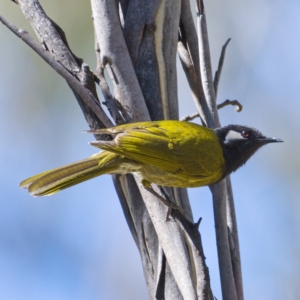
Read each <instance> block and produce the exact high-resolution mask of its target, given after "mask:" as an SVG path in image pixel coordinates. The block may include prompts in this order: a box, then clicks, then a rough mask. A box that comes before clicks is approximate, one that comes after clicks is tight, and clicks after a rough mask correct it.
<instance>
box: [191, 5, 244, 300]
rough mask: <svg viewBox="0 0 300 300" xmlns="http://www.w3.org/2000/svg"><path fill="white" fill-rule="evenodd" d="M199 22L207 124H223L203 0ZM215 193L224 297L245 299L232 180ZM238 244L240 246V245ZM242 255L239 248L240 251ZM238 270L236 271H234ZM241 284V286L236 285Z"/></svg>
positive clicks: (229, 299) (225, 299) (228, 179)
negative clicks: (213, 75)
mask: <svg viewBox="0 0 300 300" xmlns="http://www.w3.org/2000/svg"><path fill="white" fill-rule="evenodd" d="M196 3H197V24H198V35H199V55H200V67H201V76H202V85H203V91H204V95H205V100H206V102H207V105H208V108H209V112H208V114H207V115H206V117H207V124H208V126H209V127H211V128H215V127H220V125H221V124H220V121H219V116H218V112H217V105H216V93H215V88H214V83H213V77H212V69H211V61H210V51H209V42H208V34H207V25H206V18H205V10H204V4H203V1H202V0H197V2H196ZM210 189H211V191H212V194H213V204H214V216H215V227H216V239H217V249H218V258H219V268H220V277H221V286H222V295H223V299H224V300H236V299H239V300H242V299H243V287H242V277H241V276H242V275H241V272H239V271H241V266H240V257H238V258H237V260H236V263H237V264H238V266H236V267H234V266H233V264H232V256H233V253H230V247H229V240H228V234H227V223H228V222H231V223H232V224H235V226H232V228H231V233H232V236H235V237H234V238H233V240H234V242H238V232H237V226H236V218H235V211H234V203H233V195H232V190H231V184H230V177H229V176H228V178H225V179H224V180H222V181H221V182H219V183H217V184H214V185H212V186H211V187H210ZM235 247H236V248H237V249H238V248H239V245H238V244H236V245H235ZM237 255H239V250H238V251H237ZM236 270H237V271H238V272H237V273H234V272H235V271H236ZM237 285H238V286H237Z"/></svg>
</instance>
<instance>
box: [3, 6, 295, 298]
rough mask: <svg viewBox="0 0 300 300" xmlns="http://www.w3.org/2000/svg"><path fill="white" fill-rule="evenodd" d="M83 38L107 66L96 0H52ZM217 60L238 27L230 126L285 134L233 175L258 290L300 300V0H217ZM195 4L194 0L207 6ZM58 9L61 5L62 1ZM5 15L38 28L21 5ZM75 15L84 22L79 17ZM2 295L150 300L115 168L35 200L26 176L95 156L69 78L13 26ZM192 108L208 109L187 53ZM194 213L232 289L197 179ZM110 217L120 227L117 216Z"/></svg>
mask: <svg viewBox="0 0 300 300" xmlns="http://www.w3.org/2000/svg"><path fill="white" fill-rule="evenodd" d="M41 4H42V6H43V8H44V9H45V11H46V12H47V14H48V15H49V16H50V17H51V18H52V19H53V20H54V21H55V22H57V23H58V24H59V25H60V26H61V27H62V28H63V29H64V31H65V33H66V35H67V38H68V41H69V44H70V47H71V49H72V50H73V52H74V53H76V55H77V56H79V57H82V58H83V59H84V61H85V62H86V63H88V64H89V65H90V67H91V69H95V64H96V60H95V54H94V50H93V49H94V45H93V43H94V38H93V27H92V21H91V9H90V5H89V3H88V2H87V1H71V0H60V1H58V0H53V1H45V0H44V1H41ZM205 4H206V13H207V21H208V30H209V38H210V48H211V52H212V63H213V68H214V70H215V69H216V67H217V63H218V59H219V54H220V51H221V47H222V45H223V44H224V43H225V41H226V40H227V38H229V37H231V38H232V41H231V42H230V44H229V46H228V50H227V54H226V59H225V64H224V67H223V73H222V77H221V82H220V86H219V93H218V101H219V102H222V101H223V100H225V99H238V100H239V101H240V102H241V103H242V104H243V106H244V109H243V111H242V112H241V113H236V112H235V110H234V108H233V107H226V108H223V109H222V110H221V111H220V119H221V122H222V125H227V124H230V123H233V124H234V123H236V124H243V125H250V126H253V127H256V128H258V129H259V130H260V131H262V132H263V133H264V134H266V135H269V136H275V137H278V138H281V139H283V140H284V143H283V144H272V145H268V146H267V147H265V148H263V149H262V150H260V151H259V152H258V153H257V154H256V155H255V156H254V158H252V159H251V160H250V161H249V162H248V163H247V165H246V166H245V167H243V168H241V169H240V170H239V171H238V172H237V173H235V174H233V176H232V183H233V190H234V195H235V203H236V213H237V219H238V226H239V234H240V247H241V255H242V268H243V276H244V289H245V296H246V299H264V300H271V299H272V300H274V299H275V300H277V299H288V300H292V299H299V294H300V288H299V283H300V282H299V281H300V234H299V232H300V218H299V215H300V201H299V193H300V185H299V176H300V160H299V151H300V134H299V129H300V126H299V125H300V121H299V120H300V115H299V109H300V104H299V98H300V89H299V85H300V81H299V70H300V62H299V59H298V57H299V53H300V39H299V32H300V19H299V12H300V2H299V1H298V0H252V1H250V0H246V1H240V2H239V1H222V0H214V1H206V3H205ZM194 5H195V3H192V6H194ZM58 8H59V9H58ZM0 14H1V15H2V16H4V17H5V18H7V19H8V20H9V21H11V22H12V23H13V24H14V25H16V26H17V27H18V28H20V27H21V28H24V29H26V30H28V31H29V32H30V33H32V31H31V28H30V27H29V25H28V23H27V22H26V21H25V20H24V17H23V15H22V14H21V12H20V10H19V8H18V6H17V5H15V4H14V3H13V2H12V1H2V2H1V4H0ZM74 20H76V21H74ZM0 37H1V43H0V63H1V72H0V101H1V110H0V126H1V128H2V130H1V135H0V139H1V141H0V166H1V168H0V189H1V201H0V203H1V210H0V299H22V300H26V299H30V300H35V299H38V300H46V299H56V300H60V299H62V300H65V299H74V300H79V299H80V300H81V299H91V300H93V299H105V300H114V299H147V297H148V296H147V291H146V286H145V283H144V277H143V272H142V267H141V264H140V258H139V254H138V251H137V249H136V246H135V244H134V241H133V239H132V237H131V235H130V232H129V229H128V227H127V224H126V222H125V219H124V217H123V213H122V210H121V207H120V204H119V201H118V198H117V197H116V194H115V192H114V188H113V185H112V180H111V178H110V176H103V177H98V178H96V179H93V180H91V181H88V182H86V183H83V184H81V185H78V186H75V187H72V188H70V189H68V190H65V191H62V192H61V193H58V194H56V195H54V196H52V197H45V198H33V197H31V196H29V194H28V193H27V192H25V191H24V190H21V189H19V188H18V184H19V182H20V181H21V180H23V179H25V178H26V177H28V176H31V175H34V174H36V173H39V172H42V171H45V170H48V169H51V168H54V167H57V166H61V165H63V164H66V163H70V162H73V161H76V160H79V159H82V158H85V157H88V156H90V155H92V154H93V153H95V152H96V151H95V149H94V148H93V147H90V146H89V145H88V144H87V142H88V141H89V140H91V139H92V137H91V136H89V135H86V134H83V133H82V130H84V129H88V128H87V124H86V122H85V120H84V118H83V116H82V113H81V111H80V109H79V107H78V105H77V102H76V100H75V98H74V97H73V95H72V93H71V91H70V89H69V88H68V86H67V85H66V83H65V82H64V80H63V79H62V78H60V76H58V75H57V74H56V73H55V72H54V71H53V70H52V69H51V68H50V67H49V66H48V65H46V64H45V63H44V61H42V60H41V59H40V58H39V57H38V56H37V55H36V54H35V53H34V52H33V51H32V50H31V49H29V48H28V47H27V46H26V45H25V44H24V43H23V42H22V41H21V40H19V39H18V38H17V37H16V36H14V35H13V34H12V33H11V32H9V31H8V29H7V28H5V27H4V26H3V25H2V24H0ZM178 71H179V75H178V85H179V99H180V116H181V117H183V116H185V115H188V114H192V113H193V112H195V108H194V105H193V101H192V98H191V94H190V92H189V88H188V86H187V83H186V80H185V78H184V75H183V74H182V71H181V66H180V64H178ZM189 195H190V198H191V204H192V207H193V211H194V217H195V219H198V218H199V217H202V218H203V220H202V223H201V226H200V232H201V234H202V238H203V244H204V250H205V255H206V257H207V264H208V266H209V270H210V276H211V281H212V288H213V292H214V294H215V296H216V297H217V299H221V290H220V283H219V274H218V263H217V254H216V247H215V244H216V242H215V233H214V221H213V214H212V202H211V195H210V193H209V191H208V188H197V189H190V190H189ZM107 224H109V226H108V225H107Z"/></svg>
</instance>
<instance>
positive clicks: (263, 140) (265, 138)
mask: <svg viewBox="0 0 300 300" xmlns="http://www.w3.org/2000/svg"><path fill="white" fill-rule="evenodd" d="M259 141H261V142H262V143H264V144H269V143H283V140H281V139H276V138H272V137H264V138H261V139H259Z"/></svg>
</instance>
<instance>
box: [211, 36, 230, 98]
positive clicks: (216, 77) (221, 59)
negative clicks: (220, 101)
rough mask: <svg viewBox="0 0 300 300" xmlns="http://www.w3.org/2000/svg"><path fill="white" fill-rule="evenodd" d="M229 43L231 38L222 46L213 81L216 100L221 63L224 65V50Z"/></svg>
mask: <svg viewBox="0 0 300 300" xmlns="http://www.w3.org/2000/svg"><path fill="white" fill-rule="evenodd" d="M230 41H231V38H229V39H228V40H227V41H226V43H225V44H224V45H223V47H222V51H221V55H220V59H219V65H218V69H217V71H216V73H215V79H214V87H215V95H216V98H217V94H218V86H219V81H220V77H221V73H222V68H223V63H224V58H225V53H226V48H227V46H228V44H229V42H230Z"/></svg>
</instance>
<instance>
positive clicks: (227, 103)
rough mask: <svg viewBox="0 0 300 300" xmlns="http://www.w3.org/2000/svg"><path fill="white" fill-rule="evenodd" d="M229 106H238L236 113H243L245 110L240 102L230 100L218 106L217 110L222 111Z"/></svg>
mask: <svg viewBox="0 0 300 300" xmlns="http://www.w3.org/2000/svg"><path fill="white" fill-rule="evenodd" d="M227 105H232V106H234V105H235V106H236V108H235V110H236V112H241V111H242V109H243V105H242V104H241V103H240V102H239V101H238V100H229V99H227V100H225V101H224V102H222V103H220V104H218V105H217V108H218V109H221V108H223V107H225V106H227Z"/></svg>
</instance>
